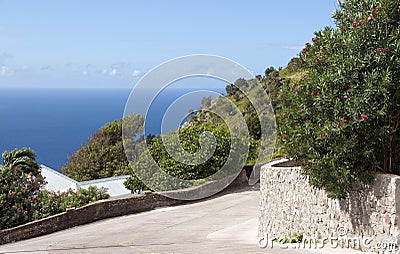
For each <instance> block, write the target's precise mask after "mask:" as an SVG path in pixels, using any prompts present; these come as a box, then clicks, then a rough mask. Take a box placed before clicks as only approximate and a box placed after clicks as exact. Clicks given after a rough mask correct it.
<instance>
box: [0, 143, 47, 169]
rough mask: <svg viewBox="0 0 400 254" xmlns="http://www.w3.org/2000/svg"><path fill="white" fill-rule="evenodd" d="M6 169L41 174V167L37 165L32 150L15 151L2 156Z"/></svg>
mask: <svg viewBox="0 0 400 254" xmlns="http://www.w3.org/2000/svg"><path fill="white" fill-rule="evenodd" d="M2 158H3V165H4V167H8V168H14V169H17V170H19V171H21V172H24V173H27V174H29V173H32V174H33V175H38V174H39V168H40V166H39V165H38V164H37V163H36V161H35V158H36V155H35V152H34V151H33V150H32V149H30V148H22V149H19V150H18V149H14V150H12V151H11V152H9V151H4V152H3V154H2Z"/></svg>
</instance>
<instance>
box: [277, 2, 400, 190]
mask: <svg viewBox="0 0 400 254" xmlns="http://www.w3.org/2000/svg"><path fill="white" fill-rule="evenodd" d="M333 17H334V19H335V20H336V27H335V28H330V27H326V28H324V29H322V30H320V31H317V32H315V37H314V38H312V42H311V43H307V44H306V46H305V47H304V48H303V50H302V52H301V53H300V57H299V62H298V63H299V64H300V65H301V68H302V70H303V71H304V73H305V74H304V76H303V77H302V78H300V79H298V80H296V82H291V83H290V85H285V86H284V87H283V89H282V105H281V107H282V109H281V111H280V114H279V117H278V123H279V125H280V135H281V136H280V139H281V141H282V143H283V146H284V149H285V151H286V152H287V154H288V156H289V157H290V158H292V159H293V160H295V161H297V162H298V163H299V164H300V165H301V166H302V171H303V173H304V175H306V176H308V177H309V182H310V184H311V185H313V186H315V187H318V188H324V189H325V190H327V191H328V193H329V194H330V195H331V196H332V197H335V198H343V197H346V195H347V193H348V192H349V190H351V189H353V188H354V186H355V185H364V184H367V183H369V182H370V181H371V180H372V179H373V176H374V173H375V172H384V173H394V174H399V173H400V132H399V127H400V28H399V23H400V4H399V1H398V0H346V1H344V2H342V3H340V8H339V10H337V11H335V12H334V15H333Z"/></svg>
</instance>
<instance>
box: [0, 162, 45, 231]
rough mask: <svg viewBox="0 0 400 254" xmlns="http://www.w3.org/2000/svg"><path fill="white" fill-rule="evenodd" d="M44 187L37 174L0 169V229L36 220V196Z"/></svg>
mask: <svg viewBox="0 0 400 254" xmlns="http://www.w3.org/2000/svg"><path fill="white" fill-rule="evenodd" d="M43 185H44V180H43V177H42V176H41V175H40V174H38V175H36V176H34V175H33V174H32V173H25V172H21V171H19V170H18V169H16V168H10V167H0V229H6V228H10V227H14V226H17V225H20V224H23V223H27V222H29V221H32V220H34V219H36V218H37V217H36V215H37V213H36V204H37V202H38V200H37V195H38V193H39V192H40V189H41V188H42V187H43Z"/></svg>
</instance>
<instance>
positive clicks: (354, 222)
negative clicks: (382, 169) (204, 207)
mask: <svg viewBox="0 0 400 254" xmlns="http://www.w3.org/2000/svg"><path fill="white" fill-rule="evenodd" d="M285 163H286V165H285ZM287 163H288V162H287V160H281V161H278V162H275V163H271V164H267V165H265V166H263V167H262V169H261V179H260V190H261V200H260V206H261V213H260V220H259V222H260V223H259V236H260V237H268V239H272V238H274V237H277V238H279V237H290V236H292V235H293V234H295V233H303V236H304V237H303V238H304V239H308V238H310V239H317V240H316V241H317V243H318V244H319V245H323V242H324V244H335V243H334V242H335V241H336V242H337V243H338V245H341V246H343V247H353V248H356V249H357V248H359V249H361V250H364V251H367V250H368V249H369V250H371V249H374V250H375V251H377V252H379V251H380V250H382V249H386V250H389V249H393V248H394V245H395V244H396V245H397V246H398V245H399V244H400V229H399V215H400V214H399V212H400V177H399V176H396V175H388V174H378V175H377V176H376V179H375V182H374V183H373V184H372V185H371V186H369V187H366V188H364V189H360V190H355V191H353V192H352V193H350V195H349V198H347V199H345V200H335V199H331V198H328V196H327V194H326V192H325V191H323V190H318V189H315V188H313V187H311V186H310V185H309V184H308V181H307V179H306V178H305V177H304V176H302V175H301V174H300V170H301V168H299V167H292V166H290V165H289V166H288V165H287ZM336 239H337V240H336ZM329 241H331V243H329ZM357 241H358V242H357ZM357 244H358V245H357ZM321 247H322V246H321ZM332 247H334V246H332Z"/></svg>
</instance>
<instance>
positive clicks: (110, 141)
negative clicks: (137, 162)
mask: <svg viewBox="0 0 400 254" xmlns="http://www.w3.org/2000/svg"><path fill="white" fill-rule="evenodd" d="M124 121H125V123H129V124H127V125H125V128H127V129H126V130H127V131H129V132H130V133H131V134H134V135H135V134H137V135H140V134H141V131H142V128H143V121H144V119H143V117H142V116H139V115H130V116H128V117H126V118H124V119H121V120H119V121H113V122H109V123H107V124H106V125H104V126H103V127H102V128H100V129H99V130H98V131H97V132H95V133H94V134H93V135H92V137H91V138H90V139H89V140H88V142H87V143H86V144H85V145H83V146H82V147H81V148H79V149H78V151H76V152H75V153H74V154H73V155H71V156H70V157H69V158H68V162H67V164H66V165H65V166H63V167H62V168H61V172H62V173H63V174H65V175H67V176H69V177H71V178H73V179H75V180H77V181H87V180H92V179H99V178H105V177H112V176H117V175H127V174H129V173H130V171H131V170H130V167H129V166H128V160H127V158H126V155H125V149H124V143H123V140H122V125H123V123H124ZM141 140H143V139H140V138H139V139H138V140H136V141H134V140H126V141H125V142H131V143H133V144H132V145H131V146H130V147H136V146H137V147H140V144H139V143H140V141H141ZM126 152H127V154H128V155H129V156H131V157H132V158H135V157H136V156H138V155H139V154H140V152H138V151H134V150H132V151H131V150H130V151H126Z"/></svg>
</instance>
